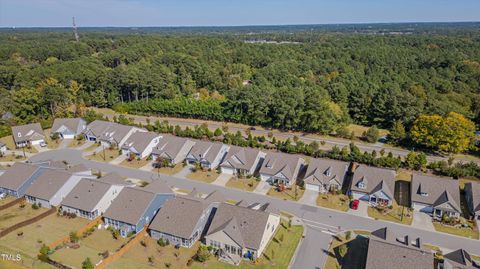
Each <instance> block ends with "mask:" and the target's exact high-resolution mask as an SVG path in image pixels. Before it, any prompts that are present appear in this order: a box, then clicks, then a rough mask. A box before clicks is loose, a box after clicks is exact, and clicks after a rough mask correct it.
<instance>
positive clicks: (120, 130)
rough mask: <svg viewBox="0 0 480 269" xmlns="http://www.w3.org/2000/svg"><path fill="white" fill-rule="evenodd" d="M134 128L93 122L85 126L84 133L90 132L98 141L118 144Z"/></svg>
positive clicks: (105, 122) (112, 123)
mask: <svg viewBox="0 0 480 269" xmlns="http://www.w3.org/2000/svg"><path fill="white" fill-rule="evenodd" d="M134 128H136V127H134V126H127V125H122V124H118V123H116V122H110V121H103V120H95V121H93V122H92V123H90V124H89V125H88V126H87V128H86V129H85V131H84V132H88V131H90V132H92V133H93V135H94V136H95V137H97V139H100V140H104V141H114V142H116V143H120V141H121V140H122V139H123V138H124V137H125V136H126V135H127V134H128V133H129V132H130V130H132V129H134Z"/></svg>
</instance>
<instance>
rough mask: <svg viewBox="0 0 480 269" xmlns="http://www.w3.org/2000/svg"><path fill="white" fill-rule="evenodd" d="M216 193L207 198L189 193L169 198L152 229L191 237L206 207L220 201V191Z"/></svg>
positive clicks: (154, 221)
mask: <svg viewBox="0 0 480 269" xmlns="http://www.w3.org/2000/svg"><path fill="white" fill-rule="evenodd" d="M215 193H216V192H215ZM215 193H211V194H209V195H208V196H207V197H205V198H199V197H192V196H190V195H189V196H177V197H175V198H174V199H171V200H168V201H167V202H165V204H164V205H163V206H162V208H161V209H160V211H159V212H158V214H157V216H156V217H155V218H154V219H153V221H152V223H151V224H150V229H151V230H155V231H159V232H162V233H166V234H170V235H174V236H177V237H181V238H190V237H191V236H192V235H193V233H194V232H195V226H196V225H197V223H198V221H199V220H200V218H201V217H202V214H204V211H205V209H207V208H208V207H209V205H210V204H211V203H217V202H220V201H219V200H218V199H217V198H220V197H219V196H217V194H218V193H217V194H215ZM221 200H222V201H223V200H225V199H221ZM205 217H208V216H205Z"/></svg>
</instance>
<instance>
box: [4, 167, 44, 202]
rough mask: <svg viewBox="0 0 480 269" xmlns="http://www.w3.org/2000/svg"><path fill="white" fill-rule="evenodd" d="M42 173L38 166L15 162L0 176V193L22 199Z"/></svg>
mask: <svg viewBox="0 0 480 269" xmlns="http://www.w3.org/2000/svg"><path fill="white" fill-rule="evenodd" d="M42 172H43V169H42V168H41V167H39V166H36V165H31V164H26V163H21V162H16V163H14V164H13V165H12V166H11V167H10V168H8V169H7V170H6V171H5V172H4V173H3V174H2V175H0V193H5V194H7V195H10V196H13V197H16V198H20V197H23V196H24V195H25V192H26V191H27V189H28V188H29V187H30V185H32V183H33V182H34V181H35V180H36V179H37V178H38V176H40V175H41V173H42Z"/></svg>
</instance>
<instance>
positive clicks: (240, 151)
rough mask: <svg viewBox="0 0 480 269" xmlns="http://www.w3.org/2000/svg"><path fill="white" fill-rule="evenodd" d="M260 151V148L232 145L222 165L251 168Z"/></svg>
mask: <svg viewBox="0 0 480 269" xmlns="http://www.w3.org/2000/svg"><path fill="white" fill-rule="evenodd" d="M260 153H261V151H260V150H258V149H254V148H244V147H238V146H231V147H230V149H229V150H228V153H227V155H226V156H225V159H224V161H223V162H222V163H221V164H220V166H221V167H230V168H234V169H244V170H250V169H252V166H253V165H254V164H255V160H256V159H257V157H258V155H259V154H260Z"/></svg>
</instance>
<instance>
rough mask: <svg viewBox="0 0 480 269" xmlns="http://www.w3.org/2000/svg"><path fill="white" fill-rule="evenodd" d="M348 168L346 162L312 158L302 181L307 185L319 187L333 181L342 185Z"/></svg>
mask: <svg viewBox="0 0 480 269" xmlns="http://www.w3.org/2000/svg"><path fill="white" fill-rule="evenodd" d="M348 166H349V163H347V162H341V161H335V160H327V159H313V158H312V159H310V163H309V164H308V168H307V172H306V173H305V178H304V181H305V183H307V184H312V185H320V184H328V183H329V182H330V181H331V180H335V181H338V183H340V185H342V184H343V181H344V180H345V176H346V175H347V169H348Z"/></svg>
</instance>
